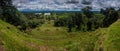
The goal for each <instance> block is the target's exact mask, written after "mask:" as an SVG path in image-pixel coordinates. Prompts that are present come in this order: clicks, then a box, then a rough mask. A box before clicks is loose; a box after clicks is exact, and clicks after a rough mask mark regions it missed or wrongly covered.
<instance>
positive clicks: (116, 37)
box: [102, 20, 120, 51]
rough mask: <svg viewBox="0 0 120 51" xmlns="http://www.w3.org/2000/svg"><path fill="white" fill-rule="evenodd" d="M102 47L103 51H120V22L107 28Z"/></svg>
mask: <svg viewBox="0 0 120 51" xmlns="http://www.w3.org/2000/svg"><path fill="white" fill-rule="evenodd" d="M102 46H103V48H104V50H105V51H120V20H118V21H117V22H115V23H114V24H112V25H111V26H110V27H109V28H108V33H107V35H106V39H105V41H104V42H103V45H102Z"/></svg>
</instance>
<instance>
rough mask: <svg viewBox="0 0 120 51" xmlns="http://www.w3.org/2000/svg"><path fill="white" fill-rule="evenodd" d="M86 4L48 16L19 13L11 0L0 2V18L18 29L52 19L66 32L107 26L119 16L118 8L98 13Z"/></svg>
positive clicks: (33, 26)
mask: <svg viewBox="0 0 120 51" xmlns="http://www.w3.org/2000/svg"><path fill="white" fill-rule="evenodd" d="M91 10H92V8H91V7H89V6H87V7H85V8H83V9H82V10H81V12H69V13H68V12H65V13H51V15H49V16H45V15H44V14H41V15H36V14H35V13H20V12H19V11H18V10H17V9H16V8H15V6H13V5H12V1H11V0H2V1H1V2H0V11H1V13H0V18H1V19H2V20H4V21H6V22H9V23H10V24H13V25H15V26H16V27H17V28H19V29H20V30H26V29H31V28H36V27H38V26H40V25H42V24H43V23H44V22H45V21H50V20H54V26H56V27H60V26H61V27H67V28H68V32H72V31H92V30H96V29H98V28H100V27H109V26H110V25H111V24H112V23H113V22H115V21H116V20H117V19H118V18H119V17H120V14H119V13H120V10H115V9H114V8H112V7H110V8H106V9H101V10H100V12H99V13H96V12H94V11H91Z"/></svg>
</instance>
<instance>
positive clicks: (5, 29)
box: [0, 20, 40, 51]
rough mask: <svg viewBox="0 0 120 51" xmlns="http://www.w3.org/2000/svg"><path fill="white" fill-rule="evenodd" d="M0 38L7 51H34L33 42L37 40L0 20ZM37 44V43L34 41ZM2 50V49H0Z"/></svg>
mask: <svg viewBox="0 0 120 51" xmlns="http://www.w3.org/2000/svg"><path fill="white" fill-rule="evenodd" d="M0 39H1V44H2V45H4V47H5V49H6V50H7V51H36V50H38V49H37V48H34V47H35V44H33V42H37V41H36V40H34V39H31V38H29V37H27V36H26V35H25V33H22V32H20V31H19V30H17V29H16V28H15V27H14V26H12V25H10V24H8V23H6V22H4V21H1V20H0ZM39 43H40V42H39ZM36 44H37V43H36ZM0 51H2V50H0Z"/></svg>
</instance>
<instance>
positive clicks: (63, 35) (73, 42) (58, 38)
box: [28, 21, 107, 51]
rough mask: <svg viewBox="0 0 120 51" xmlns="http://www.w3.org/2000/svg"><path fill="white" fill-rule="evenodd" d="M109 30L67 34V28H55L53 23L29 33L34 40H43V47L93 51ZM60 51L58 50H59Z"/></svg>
mask: <svg viewBox="0 0 120 51" xmlns="http://www.w3.org/2000/svg"><path fill="white" fill-rule="evenodd" d="M106 30H107V29H98V30H96V31H93V32H71V33H68V32H67V28H64V27H54V26H53V21H50V22H46V23H45V24H43V25H42V26H41V27H39V28H36V29H33V30H30V31H28V33H29V34H30V35H31V37H32V38H36V39H40V40H43V41H42V42H44V44H43V45H45V46H50V47H51V46H54V47H58V48H57V49H60V47H62V49H67V50H69V51H81V50H82V51H93V50H94V47H95V44H96V41H97V40H98V39H99V38H100V36H102V35H103V34H105V31H106ZM57 51H58V50H57Z"/></svg>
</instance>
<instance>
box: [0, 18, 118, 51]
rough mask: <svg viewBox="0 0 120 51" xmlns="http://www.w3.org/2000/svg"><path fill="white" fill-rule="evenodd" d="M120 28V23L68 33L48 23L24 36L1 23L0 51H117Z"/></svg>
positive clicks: (14, 28) (51, 22)
mask: <svg viewBox="0 0 120 51" xmlns="http://www.w3.org/2000/svg"><path fill="white" fill-rule="evenodd" d="M119 28H120V20H118V21H117V22H115V23H114V24H113V25H111V26H110V27H109V28H99V29H97V30H96V31H91V32H70V33H68V32H67V28H65V27H54V26H53V21H47V22H46V23H44V24H43V25H42V26H40V27H38V28H36V29H30V30H27V31H26V33H24V32H21V31H19V30H18V29H17V28H16V27H14V26H13V25H10V24H8V23H6V22H4V21H2V20H0V51H100V50H104V51H119V50H120V44H119V42H120V41H119V40H120V35H119V32H120V30H119Z"/></svg>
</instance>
